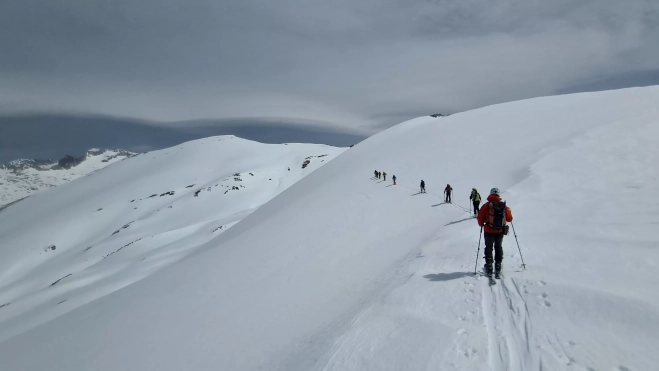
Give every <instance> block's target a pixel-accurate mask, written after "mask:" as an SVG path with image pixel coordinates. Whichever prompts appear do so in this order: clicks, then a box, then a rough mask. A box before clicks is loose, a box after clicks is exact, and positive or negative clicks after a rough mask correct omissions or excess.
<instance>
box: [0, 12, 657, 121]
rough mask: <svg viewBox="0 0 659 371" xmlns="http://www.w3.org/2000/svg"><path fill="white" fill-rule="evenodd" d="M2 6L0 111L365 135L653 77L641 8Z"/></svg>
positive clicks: (653, 28)
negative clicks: (238, 121)
mask: <svg viewBox="0 0 659 371" xmlns="http://www.w3.org/2000/svg"><path fill="white" fill-rule="evenodd" d="M1 7H2V8H1V11H0V110H2V111H4V112H8V111H38V110H48V111H53V110H65V111H78V112H94V113H102V114H108V115H119V116H130V117H139V118H144V119H152V120H164V121H172V120H190V119H198V118H207V117H213V118H235V117H242V118H250V117H282V118H295V119H302V120H310V121H308V122H311V123H313V122H323V123H327V122H330V123H332V125H334V126H336V127H342V128H353V129H355V130H360V131H362V132H364V133H370V132H373V131H374V130H377V128H379V127H382V126H387V125H391V124H394V123H395V122H396V120H398V121H402V120H404V119H406V118H408V117H405V115H406V114H408V113H409V114H413V115H419V114H430V113H435V112H441V113H452V112H457V111H461V110H466V109H471V108H476V107H479V106H484V105H488V104H492V103H498V102H503V101H509V100H514V99H521V98H528V97H532V96H539V95H548V94H554V93H555V92H557V91H572V90H570V89H572V88H573V87H574V86H575V85H579V84H584V83H588V82H592V81H604V80H607V79H609V78H618V77H622V78H621V79H620V80H619V81H617V82H616V83H615V84H614V85H612V86H615V87H621V86H622V87H624V86H634V85H637V84H638V81H637V78H636V77H637V76H643V73H644V72H645V71H653V70H656V68H657V66H659V45H658V42H657V40H659V2H657V1H655V0H626V1H619V0H579V1H575V0H553V1H546V0H506V1H504V0H405V1H404V0H360V1H354V0H335V1H327V0H323V1H319V0H278V1H255V0H187V1H181V0H177V1H173V0H140V1H132V0H130V1H129V0H114V1H99V0H87V1H74V0H48V1H45V0H21V1H3V2H2V6H1ZM625 76H632V77H633V78H630V79H625ZM602 86H604V87H606V86H607V85H606V84H604V85H602ZM383 117H384V119H382V118H383Z"/></svg>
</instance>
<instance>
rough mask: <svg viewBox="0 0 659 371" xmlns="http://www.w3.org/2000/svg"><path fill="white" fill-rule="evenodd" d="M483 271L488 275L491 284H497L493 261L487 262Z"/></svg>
mask: <svg viewBox="0 0 659 371" xmlns="http://www.w3.org/2000/svg"><path fill="white" fill-rule="evenodd" d="M483 272H484V273H485V275H486V276H487V279H488V281H489V282H490V286H492V285H495V284H496V283H497V281H495V280H494V278H493V277H492V262H487V263H485V266H484V267H483Z"/></svg>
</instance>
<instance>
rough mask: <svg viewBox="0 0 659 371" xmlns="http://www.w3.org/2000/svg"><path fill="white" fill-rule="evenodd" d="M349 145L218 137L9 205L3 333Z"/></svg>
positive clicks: (0, 216)
mask: <svg viewBox="0 0 659 371" xmlns="http://www.w3.org/2000/svg"><path fill="white" fill-rule="evenodd" d="M343 150H344V149H341V148H335V147H330V146H325V145H315V144H280V145H267V144H261V143H257V142H252V141H248V140H244V139H241V138H237V137H234V136H221V137H211V138H206V139H203V140H196V141H192V142H188V143H184V144H181V145H179V146H177V147H172V148H168V149H164V150H160V151H155V152H150V153H147V154H142V155H140V156H136V157H132V158H130V159H129V160H127V161H122V162H121V163H118V164H116V165H114V166H111V167H108V168H105V169H103V170H101V171H97V172H95V173H93V174H91V175H89V176H87V177H85V178H82V179H78V180H76V181H75V182H71V183H68V184H66V185H63V186H60V187H58V188H55V189H52V190H50V191H48V192H43V193H39V194H36V195H34V196H32V197H30V198H28V199H26V200H24V201H22V202H20V203H17V204H15V205H14V206H12V207H10V208H7V209H5V210H4V211H1V212H0V252H1V253H2V256H3V259H2V261H0V301H1V303H0V305H3V306H4V307H3V308H2V309H3V311H2V312H1V313H0V339H3V338H6V337H8V336H12V335H13V334H15V333H18V332H21V331H25V330H26V329H28V328H30V327H32V326H35V325H36V324H38V323H41V322H43V321H46V320H47V319H49V318H53V317H55V316H58V315H61V314H62V313H65V312H67V311H70V310H72V309H75V308H76V307H77V306H80V305H83V304H85V303H87V302H89V301H91V300H94V299H96V298H98V297H101V296H103V295H105V294H108V293H110V292H112V291H115V290H117V289H119V288H121V287H123V286H126V285H128V284H130V283H132V282H135V281H137V280H140V279H142V278H144V277H146V276H148V275H149V274H151V273H153V272H155V271H157V270H158V269H161V268H163V267H165V266H167V265H169V264H172V263H173V262H176V261H178V260H180V259H182V258H183V257H185V256H187V255H189V254H191V253H193V252H194V251H196V249H198V248H200V247H201V246H202V245H203V243H205V242H207V241H209V240H211V239H213V238H215V237H217V236H219V235H220V234H222V233H223V232H224V231H226V230H227V229H229V228H230V227H231V226H233V225H234V224H236V223H237V222H238V221H240V220H241V219H242V218H244V217H245V216H246V215H249V214H250V213H251V212H253V211H254V210H255V209H257V208H258V207H259V206H261V205H262V204H263V203H265V202H267V201H268V200H269V199H271V198H272V197H274V196H275V195H277V194H278V193H280V192H281V191H283V190H284V189H286V188H287V187H289V186H290V185H291V184H293V183H295V182H296V181H298V180H299V179H301V178H302V177H304V176H306V175H307V174H309V173H311V172H312V171H314V170H315V169H317V168H318V167H320V166H321V165H323V164H324V163H326V162H327V161H328V160H330V159H332V158H334V157H335V156H336V155H338V154H339V153H341V152H343ZM83 165H84V163H83V164H81V165H79V166H83ZM33 228H37V229H38V230H39V231H40V232H39V233H38V234H34V233H31V232H29V231H30V230H32V229H33Z"/></svg>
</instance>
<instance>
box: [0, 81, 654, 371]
mask: <svg viewBox="0 0 659 371" xmlns="http://www.w3.org/2000/svg"><path fill="white" fill-rule="evenodd" d="M657 101H659V88H657V87H650V88H639V89H626V90H619V91H610V92H600V93H588V94H576V95H566V96H557V97H548V98H538V99H531V100H526V101H520V102H513V103H507V104H502V105H497V106H491V107H486V108H483V109H479V110H474V111H470V112H465V113H461V114H456V115H452V116H450V117H447V118H439V119H435V118H419V119H415V120H411V121H408V122H405V123H402V124H400V125H398V126H396V127H393V128H391V129H389V130H386V131H384V132H381V133H379V134H377V135H375V136H373V137H371V138H369V139H367V140H366V141H364V142H362V143H360V144H358V145H356V146H355V147H354V148H352V149H350V150H348V151H346V152H345V153H344V154H343V155H341V156H339V157H337V158H336V159H334V160H332V161H331V162H330V163H328V164H327V165H324V166H323V167H322V168H320V169H318V170H317V171H315V172H313V173H312V174H310V175H309V176H307V177H305V178H304V179H303V180H301V181H300V182H298V183H295V184H294V185H292V186H291V187H289V188H287V189H286V190H284V191H283V192H281V193H280V194H279V195H278V196H277V197H274V198H273V199H272V200H271V201H270V202H268V203H266V204H264V205H263V206H261V207H260V208H259V209H258V210H257V211H255V212H253V213H251V214H250V215H249V216H247V217H246V218H244V219H242V220H241V222H240V223H238V224H236V225H235V226H233V227H232V228H231V229H229V230H227V231H226V232H224V233H222V234H221V235H220V236H218V237H216V238H214V239H209V240H208V241H207V242H206V243H204V244H203V245H201V246H200V247H198V248H197V250H196V251H198V253H196V254H191V255H188V257H187V258H186V259H183V260H180V261H178V262H177V263H176V264H172V265H170V266H168V267H167V268H166V269H162V270H160V271H158V272H157V273H155V274H152V275H150V276H149V277H147V278H145V279H142V280H140V281H139V282H136V283H134V284H132V285H129V286H127V287H124V288H122V289H121V290H117V291H115V292H113V293H112V294H110V295H106V296H104V297H102V298H100V299H98V300H95V301H93V302H89V303H88V304H86V305H83V306H81V307H79V308H77V309H76V310H74V311H71V312H69V313H66V314H64V315H61V316H59V317H57V318H55V319H53V320H51V321H48V322H47V323H44V324H42V325H40V326H38V327H36V328H34V329H32V330H30V331H27V332H23V333H20V334H18V335H16V336H13V337H11V338H8V339H7V340H5V341H3V342H0V357H2V359H3V362H4V364H5V366H6V368H7V369H8V370H41V369H44V368H56V369H67V370H89V369H95V370H116V369H124V370H159V371H163V370H172V371H174V370H180V369H195V370H217V369H223V370H257V369H267V370H438V369H439V370H495V371H500V370H525V371H526V370H587V371H591V370H597V371H600V370H614V371H634V370H651V369H654V368H656V365H657V364H659V356H658V355H657V354H656V352H655V351H654V349H656V348H657V347H658V346H659V340H658V338H657V337H656V334H657V333H658V330H659V297H658V296H657V295H656V293H655V291H656V290H655V288H656V287H657V283H658V282H657V280H658V278H657V276H656V274H654V272H655V271H656V269H655V268H656V265H657V255H658V252H657V247H656V246H658V244H657V242H659V241H658V240H659V237H657V236H656V234H654V233H653V230H652V228H651V226H652V225H654V224H656V222H657V220H656V219H657V218H658V217H657V216H656V215H655V214H656V213H655V212H654V211H655V210H657V209H659V204H658V202H657V201H655V200H654V198H653V197H651V195H652V194H653V193H652V192H653V191H654V190H655V189H657V188H659V182H658V180H657V174H656V172H657V170H656V166H655V164H656V163H657V160H658V158H657V157H658V156H659V154H658V152H657V150H656V145H655V143H656V141H657V139H658V138H659V127H657V125H656V122H657V117H658V116H657V109H656V102H657ZM376 169H377V170H381V171H386V172H387V174H388V179H390V178H391V177H392V176H393V175H396V176H397V178H398V185H397V186H393V185H391V183H390V181H387V182H380V181H378V180H374V179H372V178H371V176H372V174H373V170H376ZM98 174H100V172H99V173H98ZM95 175H96V174H95ZM421 179H423V180H425V182H426V189H427V191H428V193H427V194H418V185H419V182H420V180H421ZM447 183H450V184H451V185H452V186H453V188H454V198H453V199H454V202H455V204H443V203H442V201H443V195H442V190H443V189H444V186H445V185H446V184H447ZM74 184H75V183H72V184H70V185H69V186H73V185H74ZM472 187H476V188H478V190H479V191H480V193H481V195H482V196H483V197H486V195H487V190H489V189H490V188H491V187H499V188H500V189H502V190H503V191H504V194H503V196H504V198H505V199H507V201H508V204H509V206H510V207H511V208H512V211H513V214H514V217H515V221H514V225H515V229H516V232H517V235H518V238H519V242H520V244H521V249H522V253H523V254H524V259H525V262H526V266H527V269H526V270H522V269H521V268H520V266H521V259H520V254H519V252H518V251H517V247H516V245H515V241H514V237H513V236H512V235H511V236H508V237H506V238H505V240H504V251H505V259H504V275H503V278H502V279H501V280H500V281H498V283H497V285H495V286H493V287H489V286H488V284H487V280H485V279H483V278H481V277H478V276H474V275H473V269H474V264H475V258H476V250H477V248H478V247H477V245H478V240H479V236H478V231H479V228H478V226H477V225H476V223H475V221H474V220H473V219H470V218H469V217H468V216H469V212H468V210H469V208H470V205H469V204H468V196H469V193H470V190H471V188H472ZM83 191H84V190H81V192H83ZM62 192H64V191H62ZM71 192H73V191H71ZM213 192H214V191H213ZM72 194H73V193H72ZM90 196H91V193H90ZM34 202H36V201H34ZM465 209H466V210H467V211H465ZM8 210H11V208H9V209H7V210H5V211H4V212H6V211H8ZM191 210H192V209H191ZM194 210H195V211H196V210H197V208H196V207H195V208H194ZM200 210H201V211H200V213H201V214H203V210H204V209H203V208H200ZM4 212H3V213H4ZM2 216H3V215H2V214H0V218H2ZM119 219H121V218H119ZM162 221H163V222H167V223H173V222H171V221H169V219H167V218H163V219H162ZM118 224H119V223H118ZM173 224H174V223H173ZM173 224H172V225H170V224H168V225H167V226H166V228H170V229H171V228H173V227H174V226H175V225H173ZM130 228H132V227H129V228H128V229H126V231H130ZM110 232H111V231H110ZM121 233H123V231H122V232H120V233H119V234H118V235H121ZM195 234H198V233H195ZM480 251H481V253H480V254H481V257H480V260H479V261H480V263H479V264H478V266H479V267H480V266H482V263H483V260H482V245H481V250H480ZM115 255H119V253H118V254H115ZM119 256H121V255H119ZM64 282H66V279H65V280H63V281H61V283H64ZM58 285H59V283H58ZM55 287H57V286H55ZM5 308H7V307H5ZM5 308H0V311H2V310H4V309H5ZM0 313H2V312H0ZM12 322H14V321H12ZM15 322H17V323H21V322H22V319H20V318H19V319H16V320H15ZM34 348H36V349H39V353H38V355H36V356H35V355H33V354H31V352H26V351H25V349H34ZM117 355H120V356H117Z"/></svg>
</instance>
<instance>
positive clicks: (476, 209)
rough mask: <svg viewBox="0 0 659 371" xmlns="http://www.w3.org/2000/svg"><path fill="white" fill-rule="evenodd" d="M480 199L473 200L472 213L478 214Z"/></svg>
mask: <svg viewBox="0 0 659 371" xmlns="http://www.w3.org/2000/svg"><path fill="white" fill-rule="evenodd" d="M480 204H481V202H480V201H474V215H478V210H480V207H479V206H480Z"/></svg>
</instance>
